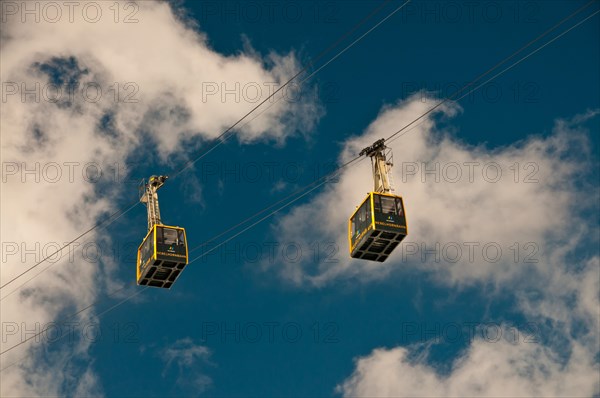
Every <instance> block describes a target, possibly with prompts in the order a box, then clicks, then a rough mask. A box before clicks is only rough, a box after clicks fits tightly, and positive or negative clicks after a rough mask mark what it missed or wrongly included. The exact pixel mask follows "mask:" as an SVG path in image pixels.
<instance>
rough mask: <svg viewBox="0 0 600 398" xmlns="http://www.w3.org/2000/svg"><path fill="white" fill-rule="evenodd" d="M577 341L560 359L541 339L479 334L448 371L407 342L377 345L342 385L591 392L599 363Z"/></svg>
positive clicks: (429, 392)
mask: <svg viewBox="0 0 600 398" xmlns="http://www.w3.org/2000/svg"><path fill="white" fill-rule="evenodd" d="M585 350H586V349H585V348H584V347H582V346H580V345H576V346H574V347H573V353H572V356H571V358H570V359H569V360H568V361H567V362H566V363H564V364H563V363H560V361H559V360H558V359H557V358H556V356H555V354H554V353H553V352H552V351H550V350H548V349H547V348H545V347H543V346H540V345H538V344H527V343H519V344H512V343H509V342H507V341H505V340H500V341H498V342H496V343H491V342H489V341H484V340H481V339H478V340H475V341H474V342H473V343H472V344H471V346H470V347H469V349H468V351H467V352H466V353H465V354H464V355H463V356H461V357H460V358H458V359H457V360H456V361H455V362H454V364H453V366H452V369H451V371H450V374H448V375H442V374H439V372H437V371H436V370H435V369H434V368H433V367H431V366H429V365H428V364H427V363H426V362H425V361H424V360H422V359H417V360H412V359H411V358H410V352H409V351H408V350H407V349H405V348H402V347H397V348H393V349H389V350H388V349H376V350H374V351H373V352H372V353H371V354H370V355H368V356H366V357H364V358H359V359H358V360H357V361H356V369H355V371H354V373H353V374H352V375H351V376H350V377H349V378H348V379H346V380H345V381H344V382H343V384H341V385H339V386H338V387H337V391H338V392H340V393H342V394H343V395H344V396H347V397H510V398H517V397H590V396H592V395H594V393H596V394H597V393H598V388H599V387H600V386H599V385H598V370H599V369H598V366H597V364H596V365H595V364H594V363H593V360H592V359H591V358H590V356H589V355H588V354H587V353H586V352H585Z"/></svg>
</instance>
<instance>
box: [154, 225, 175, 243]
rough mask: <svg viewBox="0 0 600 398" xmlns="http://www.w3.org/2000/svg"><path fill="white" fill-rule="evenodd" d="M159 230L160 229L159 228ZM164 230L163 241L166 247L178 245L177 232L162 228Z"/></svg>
mask: <svg viewBox="0 0 600 398" xmlns="http://www.w3.org/2000/svg"><path fill="white" fill-rule="evenodd" d="M157 229H158V228H157ZM161 230H162V241H160V242H159V243H163V244H165V245H174V244H176V243H177V230H176V229H171V228H161Z"/></svg>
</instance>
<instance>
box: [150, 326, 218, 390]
mask: <svg viewBox="0 0 600 398" xmlns="http://www.w3.org/2000/svg"><path fill="white" fill-rule="evenodd" d="M161 354H162V357H163V360H164V361H165V369H164V370H163V374H162V375H163V377H165V376H166V375H167V373H168V372H169V371H170V369H171V367H173V366H176V367H177V373H178V375H177V384H178V385H179V386H180V387H183V388H184V389H185V388H190V389H193V391H194V393H195V394H198V393H202V392H203V391H205V390H206V389H207V388H208V387H209V386H210V385H211V384H212V379H211V378H210V377H209V376H207V375H206V374H204V371H205V368H206V366H207V365H210V364H211V363H210V361H209V359H210V355H211V352H210V350H209V349H208V348H207V347H205V346H202V345H199V344H195V343H194V341H193V340H192V339H191V338H189V337H186V338H184V339H180V340H177V341H176V342H175V343H173V344H171V345H170V346H168V347H166V348H164V349H163V350H162V352H161Z"/></svg>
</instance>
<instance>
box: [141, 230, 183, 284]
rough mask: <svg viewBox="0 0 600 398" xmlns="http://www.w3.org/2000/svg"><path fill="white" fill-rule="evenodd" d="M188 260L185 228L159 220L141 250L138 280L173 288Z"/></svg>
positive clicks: (145, 239) (143, 242)
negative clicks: (161, 222)
mask: <svg viewBox="0 0 600 398" xmlns="http://www.w3.org/2000/svg"><path fill="white" fill-rule="evenodd" d="M187 263H188V250H187V239H186V236H185V229H183V228H181V227H172V226H168V225H162V224H155V225H153V226H152V229H151V230H150V231H149V232H148V234H147V235H146V237H145V238H144V240H143V241H142V244H141V245H140V246H139V247H138V252H137V284H138V285H147V286H153V287H162V288H167V289H168V288H170V287H171V286H172V285H173V283H175V281H176V280H177V278H178V277H179V274H181V272H182V271H183V269H184V268H185V266H186V265H187Z"/></svg>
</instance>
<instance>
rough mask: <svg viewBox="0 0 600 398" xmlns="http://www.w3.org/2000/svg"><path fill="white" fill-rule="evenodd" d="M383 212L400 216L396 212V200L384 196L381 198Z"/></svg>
mask: <svg viewBox="0 0 600 398" xmlns="http://www.w3.org/2000/svg"><path fill="white" fill-rule="evenodd" d="M380 199H381V212H382V213H383V214H394V215H395V214H398V213H397V211H396V201H395V200H394V198H390V197H388V196H382V197H381V198H380Z"/></svg>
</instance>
